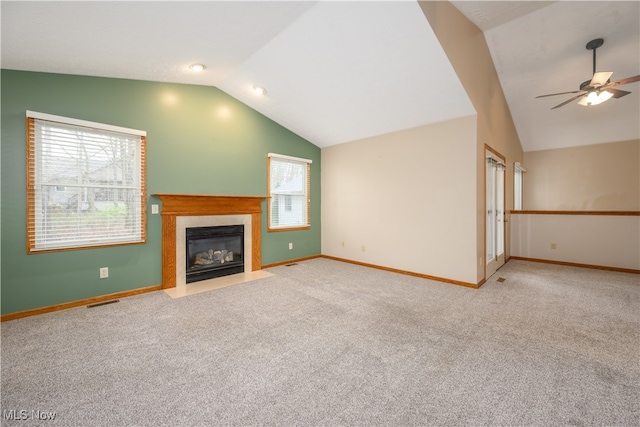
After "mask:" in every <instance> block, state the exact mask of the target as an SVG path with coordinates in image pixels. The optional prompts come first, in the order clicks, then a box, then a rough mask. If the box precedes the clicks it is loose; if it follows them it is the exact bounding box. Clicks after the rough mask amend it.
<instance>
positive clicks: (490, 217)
mask: <svg viewBox="0 0 640 427" xmlns="http://www.w3.org/2000/svg"><path fill="white" fill-rule="evenodd" d="M486 158H487V162H486V165H487V166H486V169H487V170H486V173H487V178H486V195H487V202H486V207H487V210H486V219H487V226H486V230H485V240H486V242H487V247H486V263H487V269H486V278H489V277H491V276H492V275H493V273H495V272H496V270H497V269H498V268H500V267H501V266H502V265H503V264H504V258H505V256H504V234H505V233H504V169H505V165H504V160H503V159H501V158H500V157H498V156H497V155H496V154H494V153H493V152H491V151H489V150H487V151H486Z"/></svg>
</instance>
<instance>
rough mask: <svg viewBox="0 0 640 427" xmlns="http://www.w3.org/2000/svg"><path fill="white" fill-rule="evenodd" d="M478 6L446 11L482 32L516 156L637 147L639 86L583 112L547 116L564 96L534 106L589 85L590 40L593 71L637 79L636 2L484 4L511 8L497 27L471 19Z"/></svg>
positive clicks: (639, 12)
mask: <svg viewBox="0 0 640 427" xmlns="http://www.w3.org/2000/svg"><path fill="white" fill-rule="evenodd" d="M484 3H485V2H454V5H455V6H456V7H458V8H459V9H461V11H463V13H465V14H467V16H469V17H471V18H472V20H475V21H476V22H475V23H476V25H477V26H479V27H484V28H485V38H486V40H487V44H488V46H489V49H490V51H491V55H492V58H493V62H494V64H495V68H496V71H497V73H498V76H499V78H500V84H501V86H502V88H503V91H504V93H505V97H506V99H507V103H508V105H509V110H510V111H511V115H512V117H513V120H514V124H515V126H516V129H517V131H518V136H519V138H520V142H521V144H522V147H523V149H524V151H535V150H543V149H554V148H564V147H573V146H580V145H591V144H599V143H608V142H616V141H625V140H632V139H640V83H632V84H629V85H626V86H621V87H619V89H623V90H627V91H631V92H632V93H631V94H629V95H627V96H625V97H622V98H619V99H612V100H610V101H607V102H605V103H603V104H600V105H596V106H591V107H584V106H581V105H578V104H577V101H575V102H572V103H569V104H567V105H565V106H564V107H561V108H558V109H555V110H551V108H552V107H554V106H556V105H558V104H560V103H562V102H563V101H566V100H568V99H570V98H571V97H572V95H571V94H569V95H559V96H552V97H547V98H541V99H536V96H538V95H543V94H549V93H558V92H567V91H574V90H578V89H579V86H580V83H582V82H584V81H586V80H590V79H591V77H592V73H593V69H592V66H593V56H592V55H593V54H592V51H590V50H587V49H586V44H587V43H588V42H589V41H590V40H593V39H595V38H603V39H604V45H603V46H602V47H600V48H599V49H598V50H597V71H613V75H612V76H611V81H614V80H620V79H623V78H626V77H630V76H635V75H638V74H640V2H638V1H622V2H612V1H585V2H580V1H558V2H540V3H544V4H543V5H542V6H543V7H538V6H540V5H538V4H536V3H539V2H517V3H521V4H518V5H511V3H515V2H487V3H492V4H493V3H507V4H504V5H503V6H504V8H506V9H509V8H514V13H513V14H512V15H511V16H510V17H509V19H506V20H505V21H502V22H500V21H492V17H494V16H493V15H491V13H489V12H488V10H489V9H490V7H489V6H487V8H485V9H481V12H484V13H487V14H488V16H484V15H483V14H482V13H476V11H475V9H478V8H480V7H481V6H482V4H484ZM494 6H495V5H494ZM498 6H499V5H498ZM516 6H517V7H516ZM517 8H520V10H519V12H518V11H516V10H515V9H517ZM505 13H506V12H505ZM494 18H495V17H494Z"/></svg>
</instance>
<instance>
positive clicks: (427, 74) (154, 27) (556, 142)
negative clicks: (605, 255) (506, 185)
mask: <svg viewBox="0 0 640 427" xmlns="http://www.w3.org/2000/svg"><path fill="white" fill-rule="evenodd" d="M454 4H455V6H456V7H458V8H459V9H461V10H462V11H463V13H465V14H466V15H467V16H468V17H469V18H470V19H471V20H473V21H474V22H475V23H476V25H478V26H479V27H480V28H482V29H483V30H484V31H485V36H486V39H487V42H488V45H489V47H490V50H491V52H492V55H493V59H494V62H495V65H496V70H497V72H498V75H499V77H500V80H501V84H502V86H503V88H504V90H505V93H506V97H507V101H508V103H509V108H510V110H511V112H512V115H513V118H514V122H515V124H516V128H517V130H518V134H519V136H520V139H521V142H522V144H523V148H524V149H525V151H530V150H538V149H544V148H558V147H565V146H572V145H582V144H594V143H599V142H610V141H616V140H625V139H634V138H640V129H639V124H638V122H639V119H638V117H639V116H640V111H639V108H640V102H639V99H640V98H639V97H640V85H639V84H638V83H633V84H630V85H627V86H624V87H621V89H625V90H630V91H632V92H633V93H632V94H630V95H628V96H626V97H623V98H620V99H614V100H610V101H608V102H606V103H604V104H602V105H599V106H596V107H588V108H587V107H582V106H579V105H576V104H573V103H572V104H569V105H566V106H565V107H562V108H560V109H557V110H553V111H550V110H549V109H550V108H551V107H552V106H554V105H556V104H558V103H560V102H562V101H564V100H565V99H567V98H564V97H563V96H559V97H551V98H545V99H542V100H541V99H538V100H536V99H534V97H535V96H536V95H540V94H545V93H551V92H564V91H569V90H575V89H577V87H578V85H579V84H580V82H582V81H584V80H588V79H589V78H590V77H591V60H592V58H591V51H587V50H586V49H585V47H584V46H585V44H586V43H587V42H588V41H589V40H591V39H593V38H596V37H602V38H604V39H605V44H604V46H602V47H601V48H600V49H598V68H599V69H600V70H611V71H615V73H614V75H613V76H612V80H617V79H620V78H624V77H629V76H632V75H636V74H640V59H639V55H640V53H639V51H640V48H639V40H640V30H639V27H640V11H639V8H638V6H639V4H640V3H639V2H637V1H632V2H620V3H614V2H573V1H567V2H565V1H563V2H484V1H477V2H454ZM1 18H2V28H1V31H2V56H1V61H2V62H1V65H2V68H6V69H17V70H29V71H43V72H54V73H66V74H83V75H90V76H103V77H116V78H129V79H139V80H151V81H161V82H174V83H186V84H197V85H210V86H216V87H218V88H220V89H221V90H223V91H225V92H227V93H228V94H230V95H232V96H233V97H235V98H237V99H239V100H240V101H242V102H244V103H245V104H247V105H249V106H251V107H252V108H254V109H256V110H257V111H259V112H261V113H262V114H264V115H266V116H267V117H269V118H271V119H273V120H274V121H276V122H278V123H280V124H282V125H283V126H285V127H287V128H289V129H291V130H292V131H294V132H296V133H297V134H299V135H300V136H302V137H304V138H306V139H307V140H309V141H311V142H312V143H314V144H316V145H318V146H319V147H327V146H330V145H334V144H340V143H343V142H348V141H353V140H357V139H361V138H365V137H369V136H374V135H379V134H384V133H388V132H393V131H397V130H402V129H407V128H411V127H416V126H420V125H426V124H430V123H435V122H439V121H443V120H448V119H450V118H454V117H461V116H466V115H469V114H473V113H474V110H473V107H472V105H471V103H470V102H469V100H468V98H467V96H466V94H465V92H464V90H463V88H462V86H461V84H460V83H459V81H458V80H457V76H456V74H455V72H454V71H453V69H452V67H451V65H450V64H449V63H448V61H447V60H446V55H445V53H444V52H443V50H442V48H441V47H440V45H439V43H438V41H437V38H436V37H435V35H434V33H433V31H432V30H431V28H430V26H429V25H428V22H427V20H426V18H425V17H424V15H423V13H422V11H421V10H420V8H419V6H418V4H417V3H416V2H414V1H389V2H375V1H371V2H369V1H359V2H342V1H337V2H329V1H321V2H310V1H291V2H276V1H257V2H237V1H215V2H213V1H199V2H185V1H174V2H168V1H163V2H152V1H145V2H99V1H92V2H59V1H55V2H51V1H49V2H9V1H2V3H1ZM193 63H203V64H206V65H207V69H206V70H205V71H204V72H202V73H199V74H194V73H193V72H191V71H190V70H189V69H188V65H189V64H193ZM254 85H261V86H264V87H265V88H266V89H267V95H266V96H264V97H257V96H256V95H255V94H254V93H253V92H252V91H251V88H252V87H253V86H254Z"/></svg>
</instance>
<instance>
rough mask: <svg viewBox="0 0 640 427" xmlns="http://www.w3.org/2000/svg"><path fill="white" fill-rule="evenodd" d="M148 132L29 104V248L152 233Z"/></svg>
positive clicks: (127, 240)
mask: <svg viewBox="0 0 640 427" xmlns="http://www.w3.org/2000/svg"><path fill="white" fill-rule="evenodd" d="M145 145H146V132H143V131H138V130H134V129H125V128H120V127H116V126H110V125H104V124H100V123H93V122H86V121H83V120H76V119H70V118H66V117H59V116H53V115H50V114H43V113H36V112H33V111H27V242H28V245H27V252H28V253H37V252H41V251H52V250H63V249H79V248H87V247H95V246H105V245H114V244H131V243H143V242H145V241H146V221H145V218H146V217H145V212H146V194H145V187H146V185H145V157H146V156H145Z"/></svg>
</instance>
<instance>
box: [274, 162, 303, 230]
mask: <svg viewBox="0 0 640 427" xmlns="http://www.w3.org/2000/svg"><path fill="white" fill-rule="evenodd" d="M269 173H270V176H269V196H270V202H269V227H270V228H285V227H304V226H307V225H308V224H309V220H308V218H309V216H308V214H309V212H308V200H307V199H308V195H307V191H308V177H307V174H308V164H307V163H305V162H301V161H295V160H288V159H282V158H277V157H270V159H269Z"/></svg>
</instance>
